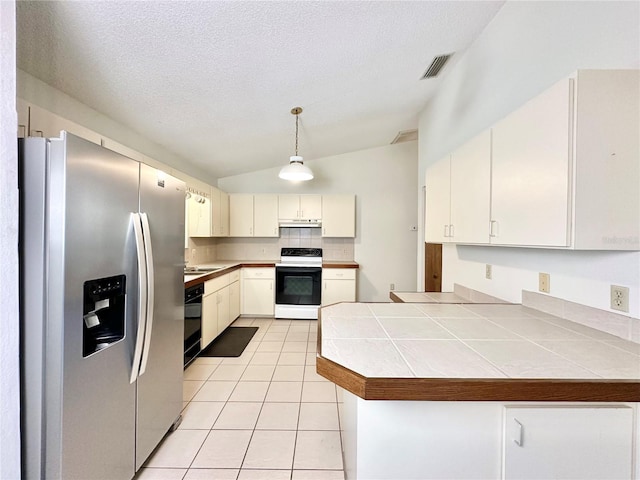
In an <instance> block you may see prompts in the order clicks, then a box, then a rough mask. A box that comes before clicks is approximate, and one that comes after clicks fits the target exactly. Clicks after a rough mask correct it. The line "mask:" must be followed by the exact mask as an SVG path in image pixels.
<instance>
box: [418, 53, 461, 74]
mask: <svg viewBox="0 0 640 480" xmlns="http://www.w3.org/2000/svg"><path fill="white" fill-rule="evenodd" d="M451 55H453V54H452V53H449V54H447V55H439V56H437V57H435V58H434V59H433V61H432V62H431V65H429V68H427V71H426V72H424V74H423V75H422V77H420V80H424V79H426V78H433V77H435V76H437V75H438V74H439V73H440V70H442V67H444V64H445V63H447V61H448V60H449V59H450V58H451Z"/></svg>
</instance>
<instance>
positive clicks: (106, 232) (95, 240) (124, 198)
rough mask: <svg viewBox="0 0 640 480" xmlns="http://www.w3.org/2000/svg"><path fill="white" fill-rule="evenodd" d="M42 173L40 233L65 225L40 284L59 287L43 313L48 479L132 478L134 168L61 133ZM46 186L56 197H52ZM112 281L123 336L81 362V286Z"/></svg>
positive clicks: (127, 161) (55, 239) (53, 244)
mask: <svg viewBox="0 0 640 480" xmlns="http://www.w3.org/2000/svg"><path fill="white" fill-rule="evenodd" d="M62 147H64V149H65V152H64V154H60V153H59V151H58V150H59V149H60V148H62ZM50 168H51V175H50V178H51V186H52V191H51V197H50V198H49V204H50V206H51V208H50V211H49V213H50V219H49V224H50V225H51V226H54V225H64V226H65V227H64V232H63V235H62V237H60V238H59V237H58V236H57V235H55V233H54V231H52V229H50V232H51V233H50V238H49V249H50V253H49V258H50V259H52V260H54V259H55V258H57V257H59V258H61V259H63V262H64V263H60V264H58V265H51V270H50V278H49V285H50V286H51V287H52V288H54V289H57V288H58V287H57V286H56V285H62V286H63V288H64V292H63V293H64V297H63V298H64V305H63V311H52V310H50V311H49V312H48V313H49V317H48V321H49V322H48V325H47V330H48V331H61V332H62V335H63V339H62V343H61V345H62V349H63V370H62V380H61V381H62V391H61V395H62V406H63V409H62V419H61V420H62V422H61V423H62V424H61V427H62V428H61V429H60V430H59V432H58V434H60V438H61V458H62V465H61V470H60V474H59V475H52V476H51V477H50V478H57V477H61V478H64V479H75V478H77V479H89V478H91V479H100V478H103V479H117V478H123V479H129V478H131V477H132V476H133V475H134V473H135V472H134V470H133V452H134V439H135V408H134V407H135V394H136V392H135V384H131V383H130V382H129V374H130V372H131V359H132V352H133V340H134V335H135V328H134V327H135V325H134V323H135V322H134V319H135V318H136V316H135V311H136V308H137V303H136V302H137V293H136V292H137V289H136V286H137V283H138V279H137V277H136V270H135V265H136V257H135V247H134V239H133V231H132V224H131V220H130V218H131V217H130V215H131V212H136V211H137V209H138V163H137V162H135V161H133V160H131V159H128V158H126V157H123V156H121V155H118V154H115V153H113V152H110V151H109V150H106V149H103V148H101V147H99V146H97V145H94V144H93V143H91V142H88V141H85V140H83V139H80V138H78V137H75V136H73V135H68V134H67V135H66V143H63V142H62V141H58V140H52V141H51V155H50ZM56 185H57V186H63V189H64V190H63V191H55V190H53V189H54V188H57V187H56ZM58 195H60V197H59V198H57V197H58ZM60 205H63V206H64V208H63V209H59V208H58V206H60ZM55 261H57V260H55ZM121 274H123V275H125V276H126V279H127V280H128V281H127V290H126V297H127V305H126V310H127V312H126V326H125V328H126V336H125V338H124V339H123V340H122V341H118V342H116V343H113V344H111V345H109V346H108V347H107V348H104V349H102V350H99V351H97V352H95V353H94V354H92V355H89V356H87V357H83V351H82V345H83V294H82V292H83V284H84V282H85V281H87V280H89V279H98V278H103V277H110V276H115V275H121ZM58 280H60V281H59V282H58ZM58 294H59V292H50V293H49V298H50V299H52V298H55V297H56V296H58ZM50 307H51V308H52V309H55V308H56V307H55V304H54V305H51V304H50ZM48 347H50V348H52V349H53V348H57V347H55V345H48ZM47 377H48V378H49V375H47ZM49 380H52V381H55V380H53V379H49ZM48 391H51V390H48ZM48 435H50V436H53V435H56V431H55V430H51V432H48ZM51 453H52V454H53V455H55V454H56V453H55V452H51ZM47 454H49V452H48V453H47ZM48 478H49V476H48Z"/></svg>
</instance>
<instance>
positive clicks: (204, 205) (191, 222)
mask: <svg viewBox="0 0 640 480" xmlns="http://www.w3.org/2000/svg"><path fill="white" fill-rule="evenodd" d="M188 201H189V207H188V209H187V214H188V215H189V217H188V219H187V220H188V221H187V222H186V223H187V225H188V226H189V227H188V228H189V236H190V237H209V236H211V200H210V199H209V198H207V197H205V196H204V195H198V194H194V193H191V197H190V198H189V199H188Z"/></svg>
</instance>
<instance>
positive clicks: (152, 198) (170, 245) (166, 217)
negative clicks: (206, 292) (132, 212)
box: [136, 164, 185, 470]
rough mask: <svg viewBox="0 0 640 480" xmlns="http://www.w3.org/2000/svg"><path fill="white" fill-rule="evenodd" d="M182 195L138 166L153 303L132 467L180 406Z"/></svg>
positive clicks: (171, 182) (169, 180)
mask: <svg viewBox="0 0 640 480" xmlns="http://www.w3.org/2000/svg"><path fill="white" fill-rule="evenodd" d="M184 194H185V186H184V183H183V182H182V181H180V180H178V179H176V178H173V177H171V176H169V175H166V174H164V173H163V172H160V171H159V170H156V169H154V168H152V167H149V166H148V165H145V164H140V212H142V213H146V214H147V216H148V218H149V227H150V230H151V231H150V233H151V244H152V249H153V269H154V272H155V280H154V282H153V284H154V289H155V291H154V298H155V301H154V315H153V319H152V333H151V343H150V349H149V352H148V355H149V356H148V361H147V364H146V369H145V372H144V373H143V374H142V375H141V376H140V377H139V378H138V383H137V387H138V389H137V393H138V395H137V429H136V470H137V469H139V468H140V467H141V466H142V464H143V463H144V461H145V460H146V459H147V457H148V456H149V454H150V453H151V452H152V451H153V449H154V448H155V447H156V445H158V443H159V442H160V440H161V439H162V437H163V436H164V435H165V434H166V433H167V431H168V430H169V428H170V427H171V425H172V424H173V422H174V421H175V420H176V419H177V418H178V417H179V415H180V411H181V410H182V370H183V365H182V363H183V354H184V352H183V337H184V280H183V276H182V273H183V266H184V248H183V244H184V222H185V220H184ZM147 328H148V327H147Z"/></svg>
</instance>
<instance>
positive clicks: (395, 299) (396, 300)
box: [389, 292, 404, 303]
mask: <svg viewBox="0 0 640 480" xmlns="http://www.w3.org/2000/svg"><path fill="white" fill-rule="evenodd" d="M389 298H390V299H391V300H392V301H393V302H394V303H404V301H403V300H402V299H401V298H400V297H399V296H398V295H396V294H395V292H389Z"/></svg>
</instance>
